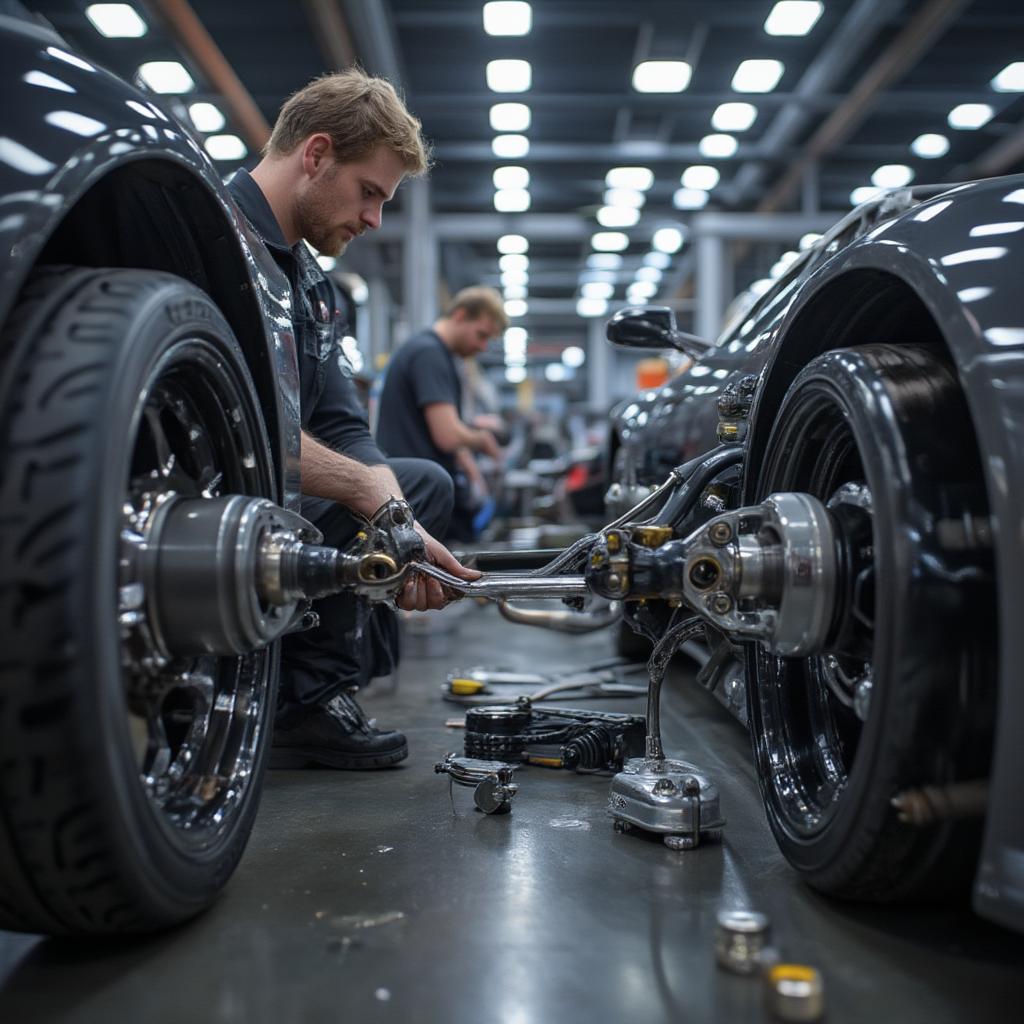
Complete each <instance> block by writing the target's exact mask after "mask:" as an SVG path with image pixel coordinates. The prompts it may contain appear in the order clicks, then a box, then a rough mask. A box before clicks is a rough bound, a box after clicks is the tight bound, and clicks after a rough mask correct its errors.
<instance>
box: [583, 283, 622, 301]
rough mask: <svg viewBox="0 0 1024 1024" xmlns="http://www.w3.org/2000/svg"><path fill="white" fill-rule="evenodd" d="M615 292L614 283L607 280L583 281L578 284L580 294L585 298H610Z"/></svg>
mask: <svg viewBox="0 0 1024 1024" xmlns="http://www.w3.org/2000/svg"><path fill="white" fill-rule="evenodd" d="M614 294H615V285H613V284H609V283H608V282H607V281H585V282H584V283H583V284H581V285H580V295H582V296H583V297H584V298H585V299H610V298H611V297H612V296H613V295H614Z"/></svg>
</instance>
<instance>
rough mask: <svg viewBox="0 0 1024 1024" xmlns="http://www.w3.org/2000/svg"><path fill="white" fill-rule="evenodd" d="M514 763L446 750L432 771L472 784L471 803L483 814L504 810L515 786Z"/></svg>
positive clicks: (463, 783)
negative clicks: (485, 759)
mask: <svg viewBox="0 0 1024 1024" xmlns="http://www.w3.org/2000/svg"><path fill="white" fill-rule="evenodd" d="M515 770H516V765H512V764H506V763H505V762H504V761H481V760H479V759H478V758H475V757H459V756H457V755H456V754H454V753H452V754H447V755H446V756H445V759H444V760H443V761H440V762H438V763H437V764H435V765H434V771H435V772H437V773H438V774H444V775H447V776H448V778H449V779H450V780H451V781H452V782H455V783H458V785H460V786H473V787H474V789H473V803H474V804H476V806H477V809H478V810H481V811H483V812H484V814H508V812H509V811H511V810H512V797H514V796H515V795H516V793H517V791H518V790H519V787H518V786H517V785H516V784H515V783H514V782H513V781H512V773H513V772H514V771H515Z"/></svg>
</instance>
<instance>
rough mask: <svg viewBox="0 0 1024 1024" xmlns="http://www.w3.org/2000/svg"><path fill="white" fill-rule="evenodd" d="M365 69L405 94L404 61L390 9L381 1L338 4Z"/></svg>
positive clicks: (348, 0)
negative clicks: (386, 80)
mask: <svg viewBox="0 0 1024 1024" xmlns="http://www.w3.org/2000/svg"><path fill="white" fill-rule="evenodd" d="M338 2H339V3H340V4H341V10H342V13H343V16H344V19H345V23H346V24H347V25H348V26H349V28H350V29H351V32H352V40H353V42H354V43H355V49H356V53H357V54H358V56H359V60H360V61H361V62H362V65H363V67H365V68H366V70H367V71H369V72H370V73H371V74H374V75H381V76H382V77H384V78H386V79H388V81H389V82H391V84H392V85H393V86H394V87H395V88H396V89H398V91H399V92H401V91H402V89H403V85H402V81H403V76H402V61H401V57H400V56H399V49H398V38H397V36H396V35H395V26H394V24H393V23H392V20H391V11H390V5H388V4H386V3H384V2H382V0H338Z"/></svg>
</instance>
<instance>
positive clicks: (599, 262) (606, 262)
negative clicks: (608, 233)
mask: <svg viewBox="0 0 1024 1024" xmlns="http://www.w3.org/2000/svg"><path fill="white" fill-rule="evenodd" d="M587 266H588V267H590V269H591V270H618V269H619V267H621V266H622V257H621V256H620V255H619V254H618V253H617V252H592V253H591V254H590V255H589V256H588V257H587Z"/></svg>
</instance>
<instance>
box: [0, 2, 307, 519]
mask: <svg viewBox="0 0 1024 1024" xmlns="http://www.w3.org/2000/svg"><path fill="white" fill-rule="evenodd" d="M0 52H2V53H3V58H4V59H3V63H2V67H0V88H2V91H3V94H4V97H5V99H4V107H5V112H4V116H3V125H2V129H0V322H2V321H3V320H4V319H6V317H7V315H8V313H9V312H10V309H11V307H12V305H13V303H14V302H15V300H16V298H17V295H18V293H19V291H20V289H21V287H22V285H23V284H24V283H25V280H26V278H27V277H28V275H29V274H30V272H31V271H32V269H33V267H34V266H35V264H36V263H37V261H39V259H40V256H41V255H42V254H43V253H44V250H45V248H46V246H47V244H48V243H49V242H50V241H51V240H52V239H53V238H54V237H55V235H56V233H57V232H58V231H59V229H60V228H61V225H62V224H65V223H66V222H67V219H68V217H69V215H70V214H71V213H72V212H73V211H74V210H75V208H76V205H77V204H79V203H80V202H81V201H82V200H83V197H85V196H87V195H88V194H89V193H90V190H92V189H94V188H95V187H96V186H97V185H98V184H100V183H102V182H103V181H104V180H106V179H108V178H109V177H110V175H112V174H115V173H117V174H119V175H121V176H122V180H124V181H125V182H130V181H132V180H133V179H134V176H135V175H137V176H138V180H142V178H144V177H145V178H154V177H156V178H159V180H160V181H161V183H162V184H166V185H167V188H168V191H171V192H172V193H173V194H174V195H175V196H176V197H178V199H179V205H177V207H176V208H175V209H173V210H169V211H168V212H169V215H172V216H175V217H177V218H180V219H181V220H183V221H184V222H186V223H190V224H194V227H195V238H196V241H197V249H198V250H199V251H200V252H203V253H204V256H205V262H204V266H203V267H202V268H201V269H202V270H203V272H204V273H205V275H206V277H207V278H208V279H209V281H210V289H209V290H210V292H211V295H212V297H213V298H214V300H215V301H217V303H218V305H219V306H220V307H221V310H222V312H223V313H224V315H225V317H226V318H227V320H228V322H229V323H230V324H231V326H232V328H233V330H234V332H235V334H236V336H237V337H238V340H239V343H240V344H241V345H242V347H243V350H244V351H245V353H246V357H247V359H248V361H249V364H250V369H251V370H252V373H253V376H254V379H255V381H256V385H257V388H258V390H259V392H260V397H261V400H262V402H263V406H264V414H265V415H266V417H267V420H268V429H269V430H270V436H271V439H272V442H271V443H272V444H273V446H274V449H275V450H274V457H275V464H276V466H277V469H278V486H279V490H280V498H281V500H282V501H283V502H284V503H286V504H287V505H289V506H290V507H292V508H296V509H297V508H298V498H299V469H298V458H299V443H300V428H299V400H298V369H297V362H296V356H295V341H294V338H293V335H292V326H291V317H290V303H291V299H290V293H289V289H288V283H287V281H286V279H285V278H284V276H283V275H282V274H281V272H280V271H279V270H278V268H277V266H276V265H275V264H274V262H273V260H272V258H271V257H270V255H269V253H268V252H267V251H266V249H265V248H264V246H263V245H262V243H261V242H260V241H259V240H258V239H257V238H256V237H255V236H254V235H253V233H252V232H251V231H250V229H249V227H248V224H247V223H246V222H245V220H244V218H243V217H241V215H240V214H239V212H238V211H237V209H236V208H235V206H234V204H233V203H232V202H231V200H230V198H229V196H228V194H227V192H226V190H225V188H224V186H223V184H222V183H221V181H220V178H219V176H218V175H217V172H216V170H215V168H214V167H213V165H212V164H211V162H210V160H209V159H208V158H207V157H206V155H205V154H204V153H203V151H202V150H201V148H200V147H199V145H198V144H197V143H196V141H195V140H194V139H193V138H192V137H191V135H190V134H189V133H188V132H187V131H185V130H184V129H183V128H182V127H181V125H179V124H178V123H177V122H176V121H175V120H174V119H173V118H172V117H170V115H168V114H167V113H166V112H165V111H163V110H162V109H161V108H160V107H159V105H158V104H157V103H156V102H154V101H153V100H152V99H151V98H150V97H148V96H147V95H145V94H144V93H142V92H140V91H138V90H136V89H134V88H132V87H131V86H129V85H128V84H126V83H125V82H123V81H122V80H121V79H119V78H117V77H116V76H114V75H112V74H110V73H109V72H107V71H105V70H103V69H102V68H99V67H97V66H95V65H93V64H91V63H90V62H89V61H87V60H85V59H83V58H82V57H80V56H78V55H77V54H75V53H73V52H71V51H70V50H69V49H68V47H67V46H66V44H65V43H64V42H63V41H62V40H61V39H60V38H59V37H58V36H56V35H55V34H54V33H52V32H49V31H47V30H46V29H44V28H42V27H40V26H37V25H35V24H33V23H30V22H23V21H20V20H18V19H14V18H10V17H4V16H0ZM212 238H215V239H216V241H217V243H218V246H219V248H218V249H217V250H216V251H215V252H214V251H213V250H211V249H210V248H209V247H208V246H207V245H206V244H205V243H206V242H207V240H208V239H212ZM204 250H206V251H205V252H204ZM225 256H226V258H224V257H225ZM133 265H134V266H139V265H142V266H145V265H146V264H145V263H140V262H139V261H135V262H134V263H133ZM154 269H169V268H167V267H158V266H154ZM175 269H176V268H175ZM178 272H180V271H178ZM185 276H187V275H185Z"/></svg>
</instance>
